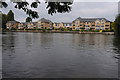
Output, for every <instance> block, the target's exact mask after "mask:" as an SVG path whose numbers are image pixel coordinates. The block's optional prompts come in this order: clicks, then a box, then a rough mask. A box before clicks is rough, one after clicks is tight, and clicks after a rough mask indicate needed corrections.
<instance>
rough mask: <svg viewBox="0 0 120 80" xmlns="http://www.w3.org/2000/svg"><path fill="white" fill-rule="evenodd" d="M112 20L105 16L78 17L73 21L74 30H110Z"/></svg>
mask: <svg viewBox="0 0 120 80" xmlns="http://www.w3.org/2000/svg"><path fill="white" fill-rule="evenodd" d="M110 24H111V22H110V21H109V20H107V19H105V18H81V17H79V18H77V19H75V20H74V21H73V22H72V26H73V30H74V29H75V30H81V29H84V30H109V29H110Z"/></svg>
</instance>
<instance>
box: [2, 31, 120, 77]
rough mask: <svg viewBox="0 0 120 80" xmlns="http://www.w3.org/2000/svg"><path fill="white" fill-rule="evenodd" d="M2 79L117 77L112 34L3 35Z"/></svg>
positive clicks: (116, 47) (115, 46)
mask: <svg viewBox="0 0 120 80" xmlns="http://www.w3.org/2000/svg"><path fill="white" fill-rule="evenodd" d="M2 41H3V42H2V47H3V49H2V50H3V51H2V52H3V75H2V76H3V78H27V77H29V78H44V77H45V78H85V77H86V78H117V77H118V63H117V61H118V59H116V58H115V57H114V56H115V53H116V50H119V51H120V48H118V45H120V43H119V42H117V41H116V39H115V37H114V36H113V35H102V34H67V33H66V34H64V33H15V32H14V33H12V32H11V33H4V34H3V36H2Z"/></svg>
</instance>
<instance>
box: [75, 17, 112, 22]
mask: <svg viewBox="0 0 120 80" xmlns="http://www.w3.org/2000/svg"><path fill="white" fill-rule="evenodd" d="M77 19H78V20H80V21H81V22H95V21H96V20H105V21H107V22H110V21H109V20H107V19H106V18H81V17H78V18H77ZM77 19H75V20H74V21H76V20H77ZM74 21H73V22H74Z"/></svg>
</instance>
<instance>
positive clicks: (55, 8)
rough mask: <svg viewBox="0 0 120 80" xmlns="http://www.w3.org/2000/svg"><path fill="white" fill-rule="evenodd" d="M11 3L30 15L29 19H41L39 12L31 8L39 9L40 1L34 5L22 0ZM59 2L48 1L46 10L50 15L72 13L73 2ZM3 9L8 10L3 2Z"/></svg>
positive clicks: (71, 0) (61, 0)
mask: <svg viewBox="0 0 120 80" xmlns="http://www.w3.org/2000/svg"><path fill="white" fill-rule="evenodd" d="M10 1H11V2H13V3H14V4H15V5H14V7H15V8H17V9H20V10H23V11H24V12H25V13H26V14H27V15H29V17H31V18H32V19H35V18H39V16H38V12H37V11H33V9H31V8H37V7H38V5H39V4H40V1H39V0H36V1H34V2H32V3H28V2H27V1H26V2H25V0H24V1H23V0H20V1H19V2H14V1H15V0H10ZM58 1H59V2H57V1H56V2H50V0H46V2H45V3H46V4H47V6H46V9H47V10H48V14H51V15H53V13H57V12H58V13H65V12H70V11H71V5H72V3H73V0H69V2H63V0H58ZM1 3H2V5H1V7H2V8H6V7H7V6H8V4H7V2H1ZM28 6H31V8H29V7H28Z"/></svg>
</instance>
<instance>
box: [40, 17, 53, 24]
mask: <svg viewBox="0 0 120 80" xmlns="http://www.w3.org/2000/svg"><path fill="white" fill-rule="evenodd" d="M39 21H42V22H49V23H52V21H50V20H48V19H45V18H42V19H40V20H39Z"/></svg>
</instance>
